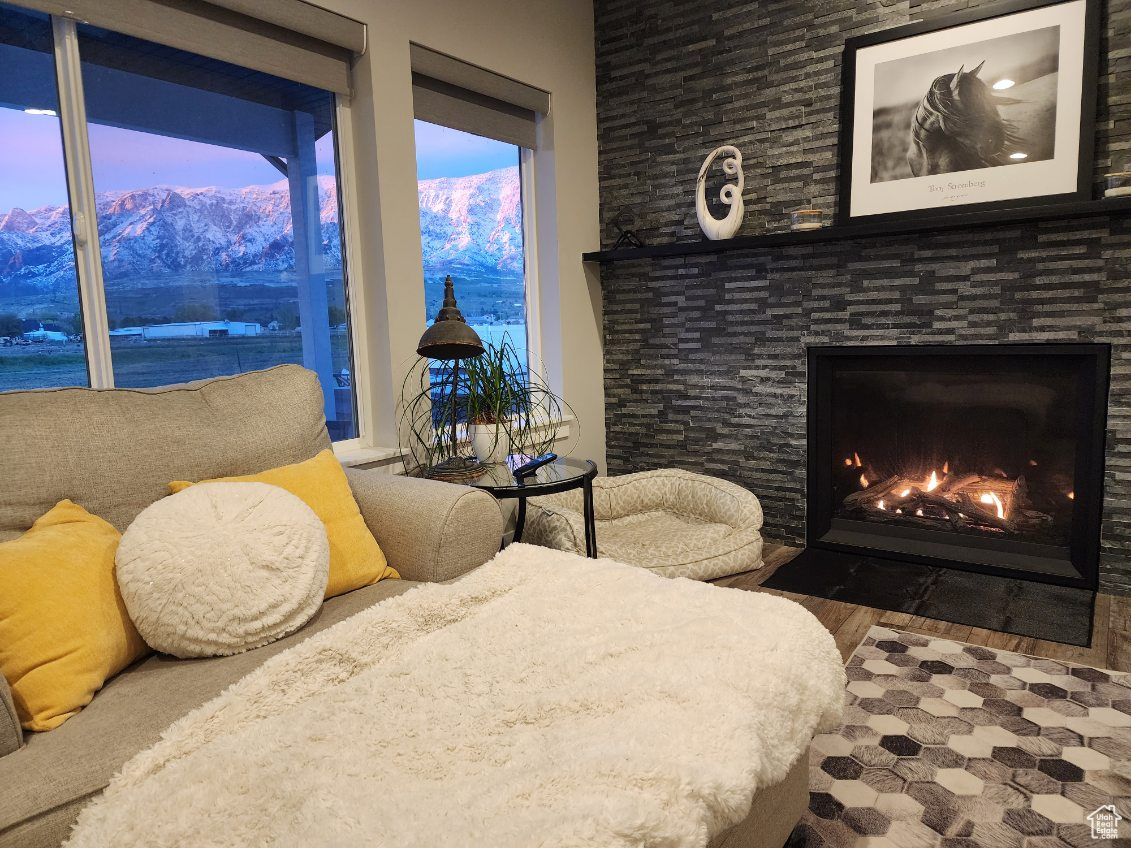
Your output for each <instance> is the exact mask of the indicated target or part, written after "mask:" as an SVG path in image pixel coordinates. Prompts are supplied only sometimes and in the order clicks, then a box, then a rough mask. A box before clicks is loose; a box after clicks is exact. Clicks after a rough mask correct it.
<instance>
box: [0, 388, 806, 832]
mask: <svg viewBox="0 0 1131 848" xmlns="http://www.w3.org/2000/svg"><path fill="white" fill-rule="evenodd" d="M322 409H323V406H322V396H321V390H320V388H319V385H318V381H317V378H316V377H315V375H314V374H312V373H311V372H309V371H306V370H305V369H302V368H299V367H298V366H280V367H277V368H272V369H268V370H266V371H260V372H253V373H250V374H244V375H240V376H235V377H226V378H220V379H217V380H214V381H210V382H206V383H202V384H192V385H189V386H182V387H168V388H164V389H155V390H144V391H138V390H106V391H93V390H89V389H56V390H46V391H34V392H8V393H0V468H2V469H4V480H3V484H2V487H0V541H3V540H6V539H9V538H14V537H16V536H18V535H19V534H20V533H22V532H23V531H25V530H26V529H27V528H28V527H30V525H31V523H32V522H33V521H34V520H35V519H36V518H38V517H39V516H40V515H42V514H43V513H45V512H46V511H47V510H48V509H49V508H50V507H51V506H53V505H54V504H55V503H56V502H57V501H59V500H61V499H63V498H71V499H73V500H75V501H76V502H78V503H80V504H81V505H83V506H84V507H86V508H87V509H88V510H90V511H91V512H93V513H95V514H97V515H100V516H102V517H104V518H106V519H107V520H108V521H110V522H111V523H113V524H114V525H115V526H117V527H118V528H119V529H125V527H126V526H128V525H129V523H130V522H131V521H132V519H133V518H134V516H136V515H137V513H138V512H140V511H141V510H142V509H144V508H145V507H146V506H147V505H148V504H150V503H152V502H153V501H155V500H157V499H158V498H161V497H163V496H164V495H165V494H167V492H168V489H167V485H168V482H169V481H170V480H175V479H188V480H199V479H204V478H208V477H218V476H228V475H236V474H249V473H255V472H258V471H262V470H265V469H267V468H271V467H275V466H279V465H284V464H288V463H292V462H299V461H302V460H304V459H308V458H310V457H312V456H314V455H315V454H316V453H317V452H318V451H320V450H322V449H324V448H325V447H327V446H329V438H328V436H327V433H326V425H325V421H324V419H323V414H322ZM348 477H349V480H350V485H351V486H352V488H353V491H354V495H355V496H356V498H357V501H358V504H359V505H360V507H361V511H362V514H363V516H364V517H365V520H366V522H367V524H368V525H369V527H370V529H371V530H372V531H373V534H374V535H375V536H376V538H377V541H378V542H379V543H380V545H381V547H382V549H383V550H384V551H385V553H386V555H387V556H388V559H389V562H390V563H391V564H392V565H393V566H394V567H395V568H397V570H398V571H399V572H400V574H401V576H402V577H403V578H405V579H402V580H384V581H381V582H379V583H377V584H375V585H373V586H369V587H366V588H363V589H358V590H356V591H354V592H350V593H348V594H346V595H342V596H340V597H336V598H332V599H330V600H329V601H327V602H326V603H325V604H323V606H322V608H321V609H320V611H319V612H318V613H317V614H316V615H315V616H314V618H313V619H312V620H311V621H310V622H309V623H308V624H306V625H305V626H304V627H303V628H301V629H300V630H299V631H298V632H297V633H294V634H292V635H291V636H289V637H287V638H285V639H282V640H280V641H278V642H275V643H273V644H271V645H267V646H266V647H263V648H258V649H256V650H253V651H248V652H246V653H243V654H237V655H236V656H232V657H220V658H215V659H202V660H178V659H173V658H170V657H167V656H164V655H153V656H151V657H149V658H148V659H145V660H143V661H141V662H139V663H137V664H136V665H134V666H132V667H130V668H129V669H127V670H126V671H124V672H123V673H122V674H120V675H118V676H117V677H115V678H113V679H112V680H110V681H109V683H107V685H106V686H105V687H104V688H103V689H102V691H101V692H100V693H99V694H98V695H97V696H96V697H95V699H94V701H93V702H92V703H91V704H90V705H89V706H88V707H87V708H86V709H84V710H83V711H82V712H81V713H79V714H78V715H77V716H75V717H73V718H71V719H70V720H69V721H67V722H66V723H65V724H63V725H62V726H61V727H59V728H58V729H56V730H53V731H50V732H48V733H22V732H21V731H20V728H19V724H18V722H16V721H15V712H14V709H13V707H12V702H11V693H10V692H9V690H8V687H7V685H6V683H5V682H4V680H3V677H0V848H40V846H43V847H44V848H46V846H57V845H59V844H60V843H61V842H63V841H64V840H65V839H66V838H67V836H68V834H69V831H70V827H71V825H72V823H73V822H74V820H75V817H76V816H77V815H78V812H79V810H80V809H81V808H82V806H83V805H84V804H85V803H86V802H87V801H88V800H90V799H91V798H92V797H94V796H95V795H97V794H98V793H99V792H101V791H102V789H103V788H104V787H105V786H106V784H107V783H108V782H109V780H110V778H111V777H112V776H113V775H114V773H115V772H116V771H117V770H118V769H119V768H120V767H121V766H122V765H123V764H124V763H125V762H126V761H127V760H128V759H129V758H130V757H132V756H133V755H134V754H136V753H138V752H139V751H142V750H144V749H145V748H147V747H149V746H150V745H152V744H153V743H154V742H156V741H157V739H158V737H159V736H160V734H161V732H162V731H163V730H164V729H165V728H166V727H167V726H168V725H169V724H171V723H172V722H173V721H174V720H176V719H177V718H179V717H180V716H182V715H184V714H186V713H187V712H189V711H190V710H192V709H194V708H196V707H198V706H200V705H201V704H203V703H205V702H206V701H208V700H209V699H211V698H212V697H213V696H215V695H217V694H219V693H220V692H221V691H222V690H224V689H225V688H227V687H228V686H229V685H230V684H232V683H234V682H236V681H237V680H239V679H240V678H242V677H243V676H244V675H245V674H247V673H248V672H250V671H251V670H253V669H254V668H256V667H257V666H259V665H260V664H262V663H263V662H264V661H265V660H266V659H267V658H268V657H271V656H273V655H274V654H277V653H279V652H280V651H283V650H285V649H286V648H288V647H290V646H291V645H294V644H296V643H298V642H300V641H302V640H303V639H306V638H309V637H310V636H311V635H313V634H315V633H317V632H319V631H321V630H324V629H325V628H327V627H329V626H331V625H333V624H335V623H337V622H339V621H342V620H343V619H345V618H347V617H348V616H350V615H352V614H354V613H356V612H358V611H359V610H361V609H364V608H365V607H367V606H370V605H372V604H374V603H378V602H380V601H382V600H384V599H385V598H389V597H392V596H393V595H396V594H400V593H401V592H405V591H407V590H408V589H410V588H412V587H413V586H414V585H416V583H417V582H419V581H440V580H449V579H452V578H455V577H458V576H460V575H462V574H464V573H466V572H468V571H470V570H471V569H473V568H475V567H476V566H478V565H480V564H481V563H483V562H485V561H486V560H487V559H489V558H490V557H491V556H492V555H493V554H494V553H495V552H496V550H497V549H498V545H499V540H500V538H501V536H502V531H503V523H502V518H501V514H500V511H499V509H498V506H497V504H496V503H495V501H494V500H492V499H491V498H490V497H489V496H488V495H486V494H484V493H483V492H480V491H478V490H475V489H471V488H468V487H466V486H456V485H451V484H447V483H440V482H436V481H431V480H418V479H411V478H404V477H397V476H394V475H390V474H388V473H386V472H380V471H354V470H351V471H349V472H348ZM806 759H807V758H805V757H803V758H802V761H801V762H799V763H798V764H797V766H796V767H795V768H794V769H793V771H792V772H791V773H790V775H789V777H787V778H786V779H785V780H784V781H783V782H782V783H781V784H779V785H778V786H775V787H769V788H768V789H766V790H764V791H763V792H761V793H759V794H758V796H757V797H756V798H755V802H754V808H753V810H752V811H751V815H750V817H748V818H747V820H746V821H744V822H742V823H741V824H739V825H738V826H736V827H735V828H733V829H731V830H730V831H728V832H727V833H725V834H721V835H720V836H719V837H718V838H717V839H715V840H713V841H712V848H724V846H725V848H748V846H758V848H777V846H780V845H781V844H782V843H783V842H784V841H785V838H786V836H788V834H789V831H790V829H791V828H792V827H793V824H794V823H795V822H796V821H797V819H798V817H799V816H800V814H801V812H802V810H803V809H804V807H805V804H806V803H807V800H808V793H807V789H806V782H807V768H806V762H805V760H806ZM459 842H460V840H459V839H458V838H455V839H454V841H453V844H459Z"/></svg>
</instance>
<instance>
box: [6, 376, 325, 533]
mask: <svg viewBox="0 0 1131 848" xmlns="http://www.w3.org/2000/svg"><path fill="white" fill-rule="evenodd" d="M0 432H3V433H4V438H3V439H0V468H3V469H4V485H3V486H0V532H3V531H12V530H15V531H20V532H23V531H24V530H27V529H28V528H29V527H31V525H32V522H34V521H35V519H37V518H38V517H39V516H41V515H43V514H44V513H45V512H47V510H49V509H51V507H53V506H54V505H55V504H56V503H58V502H59V501H61V500H64V499H67V498H69V499H70V500H73V501H74V502H75V503H78V504H80V505H82V506H83V507H85V508H86V509H87V510H89V511H90V512H92V513H94V514H95V515H98V516H101V517H102V518H105V519H106V520H107V521H109V522H110V523H111V524H113V525H114V526H115V527H117V528H118V529H119V530H125V529H126V527H128V526H129V523H130V522H131V521H133V519H134V517H135V516H136V515H137V514H138V513H139V512H141V511H142V510H143V509H144V508H145V507H147V506H149V505H150V504H151V503H153V502H154V501H155V500H157V499H158V498H161V497H164V496H165V495H167V494H168V493H169V488H168V486H169V481H170V480H204V479H207V478H210V477H230V476H234V475H240V474H255V473H257V472H259V471H264V470H266V469H268V468H275V467H276V466H279V465H284V464H287V463H294V462H301V461H302V460H304V459H310V457H312V456H314V455H316V454H317V453H318V452H319V451H320V450H323V449H324V448H328V447H329V446H330V438H329V436H328V435H327V433H326V422H325V419H324V418H323V406H322V389H321V387H320V386H319V383H318V377H317V375H315V374H314V373H313V372H312V371H307V370H306V369H305V368H302V367H300V366H298V365H280V366H277V367H275V368H269V369H267V370H266V371H252V372H249V373H247V374H239V375H236V376H234V377H222V378H220V379H215V380H209V381H207V382H203V383H189V384H185V385H183V386H168V387H164V388H160V389H82V388H68V389H41V390H34V391H19V392H0Z"/></svg>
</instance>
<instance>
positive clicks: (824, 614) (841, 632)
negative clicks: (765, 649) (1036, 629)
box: [714, 542, 1131, 671]
mask: <svg viewBox="0 0 1131 848" xmlns="http://www.w3.org/2000/svg"><path fill="white" fill-rule="evenodd" d="M799 553H801V549H800V548H792V547H789V546H787V545H780V544H776V543H774V542H767V543H766V547H765V551H764V552H763V558H764V559H765V561H766V565H765V566H764V567H763V568H761V569H759V570H758V571H747V572H745V573H743V574H735V575H733V576H731V577H723V578H721V579H719V580H716V581H714V583H715V585H716V586H730V587H733V588H736V589H748V590H750V591H753V592H769V593H771V594H774V595H780V596H782V597H783V598H789V599H790V600H793V601H796V602H797V603H799V604H801V605H802V606H803V607H805V608H806V609H807V610H809V611H810V612H811V613H813V615H815V616H817V618H818V619H820V621H821V623H822V624H824V625H825V627H827V628H828V629H829V632H830V633H832V634H833V638H834V639H836V644H837V647H838V648H840V653H841V656H843V657H844V658H845V659H848V656H849V655H850V654H851V653H852V650H853V648H855V647H856V646H857V645H858V644H860V640H862V639H863V638H864V634H865V633H867V632H868V628H870V627H871V626H872V625H874V624H879V625H881V626H884V627H894V628H896V629H898V630H905V631H910V632H911V633H923V634H927V635H931V636H941V637H943V638H946V639H955V640H957V641H959V642H970V643H972V644H974V645H984V646H985V647H987V648H998V649H1001V650H1005V651H1015V652H1017V653H1020V654H1032V655H1035V656H1039V657H1048V658H1049V659H1053V660H1066V661H1068V662H1074V663H1081V664H1083V665H1091V666H1095V667H1097V668H1108V669H1114V670H1116V671H1131V597H1127V596H1123V595H1104V594H1099V595H1096V614H1095V619H1094V621H1093V624H1092V646H1091V647H1090V648H1078V647H1076V646H1074V645H1062V644H1060V643H1059V642H1046V641H1044V640H1042V639H1032V638H1029V637H1027V636H1014V635H1012V634H1010V633H999V632H997V631H996V630H984V629H982V628H980V627H970V626H969V625H965V624H952V623H951V622H949V621H938V620H937V619H933V618H923V617H921V616H913V615H908V614H907V613H902V612H889V611H887V610H881V609H875V608H873V607H862V606H857V605H856V604H846V603H842V602H840V601H830V600H826V599H825V598H811V597H809V596H808V595H795V594H793V593H792V592H780V591H777V590H775V589H763V588H762V586H761V585H760V584H761V583H762V581H764V580H766V579H768V578H769V576H770V575H771V574H773V573H774V571H775V570H776V569H777V568H778V567H780V566H781V565H784V564H785V563H787V562H789V561H790V560H791V559H793V558H794V557H795V556H797V555H798V554H799Z"/></svg>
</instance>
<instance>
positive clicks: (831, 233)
mask: <svg viewBox="0 0 1131 848" xmlns="http://www.w3.org/2000/svg"><path fill="white" fill-rule="evenodd" d="M1126 212H1131V197H1111V198H1105V199H1104V200H1082V201H1075V202H1071V203H1054V204H1045V205H1043V206H1024V207H1020V208H1015V209H1008V210H1003V209H994V210H987V211H984V212H965V213H962V214H956V215H940V216H939V217H937V218H926V219H921V220H915V221H900V222H892V221H884V222H874V223H861V224H844V225H841V226H835V227H824V228H822V229H819V230H807V231H804V232H781V233H765V234H763V235H755V236H738V237H737V238H732V239H725V240H721V241H708V240H706V239H704V240H702V241H682V242H672V243H669V244H658V245H655V246H652V247H629V248H622V249H621V250H597V251H593V252H591V253H583V254H581V258H582V259H583V260H584V261H586V262H625V261H630V260H633V259H654V258H657V257H660V256H697V255H699V254H704V253H728V252H730V251H734V250H764V249H766V248H774V247H792V246H795V245H804V244H820V243H821V242H828V241H847V240H849V239H868V238H882V237H884V236H893V235H906V234H909V233H928V232H938V231H940V230H953V229H957V228H960V227H972V226H977V225H991V224H1003V225H1006V224H1017V223H1026V222H1030V221H1050V220H1064V219H1068V218H1086V217H1089V216H1097V215H1117V214H1122V213H1126Z"/></svg>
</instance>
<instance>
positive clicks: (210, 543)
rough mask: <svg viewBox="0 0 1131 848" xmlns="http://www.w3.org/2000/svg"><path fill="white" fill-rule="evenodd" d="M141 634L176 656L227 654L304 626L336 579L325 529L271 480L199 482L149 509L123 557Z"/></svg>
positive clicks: (122, 580)
mask: <svg viewBox="0 0 1131 848" xmlns="http://www.w3.org/2000/svg"><path fill="white" fill-rule="evenodd" d="M116 572H117V576H118V586H119V588H120V589H121V592H122V599H123V600H124V601H125V604H126V610H127V612H129V614H130V618H131V619H133V622H134V625H135V626H136V627H137V630H138V633H140V634H141V637H142V638H143V639H144V640H145V641H146V642H147V643H148V644H149V645H150V646H151V647H153V648H154V649H156V650H158V651H162V652H164V653H166V654H172V655H173V656H175V657H212V656H227V655H229V654H238V653H240V652H241V651H247V650H250V649H251V648H258V647H259V646H260V645H266V644H267V643H268V642H273V641H275V640H276V639H279V638H281V637H283V636H286V635H287V634H288V633H291V632H293V631H295V630H297V629H298V628H300V627H302V625H303V624H305V623H306V622H307V621H308V620H309V619H310V617H311V616H312V615H314V613H315V612H316V611H317V610H318V608H319V606H321V604H322V598H323V595H324V594H325V592H326V581H327V579H328V578H329V574H330V543H329V541H328V540H327V538H326V527H325V526H324V525H323V524H322V521H321V520H320V519H319V518H318V516H317V515H315V514H314V510H312V509H311V508H310V507H309V506H307V505H306V504H305V503H303V501H301V500H300V499H299V498H297V497H295V496H294V495H292V494H291V493H290V492H287V491H285V490H283V489H280V488H279V487H278V486H271V485H268V484H267V483H200V484H198V485H196V486H190V487H189V488H187V489H185V490H184V491H181V492H178V493H177V494H175V495H170V496H169V497H167V498H162V499H161V500H159V501H157V502H156V503H154V504H151V505H150V506H148V507H146V508H145V509H144V510H142V512H141V514H140V515H138V517H137V518H135V519H134V522H133V524H131V525H130V526H129V527H128V528H127V529H126V532H125V533H124V534H122V541H121V544H120V545H119V546H118V554H117V559H116Z"/></svg>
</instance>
